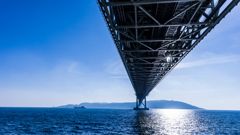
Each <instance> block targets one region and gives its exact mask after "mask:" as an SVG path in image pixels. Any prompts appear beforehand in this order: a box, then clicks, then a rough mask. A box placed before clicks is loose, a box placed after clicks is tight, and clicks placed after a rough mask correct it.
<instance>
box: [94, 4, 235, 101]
mask: <svg viewBox="0 0 240 135" xmlns="http://www.w3.org/2000/svg"><path fill="white" fill-rule="evenodd" d="M225 2H226V0H109V1H106V0H98V3H99V6H100V9H101V11H102V13H103V16H104V18H105V20H106V22H107V25H108V27H109V30H110V33H111V35H112V37H113V39H114V42H115V44H116V47H117V49H118V52H119V54H120V56H121V59H122V61H123V63H124V66H125V68H126V71H127V73H128V76H129V78H130V80H131V83H132V85H133V88H134V90H135V93H136V96H137V99H138V100H139V104H141V103H142V101H143V100H144V99H145V97H146V96H147V95H148V94H149V92H150V91H151V90H152V89H153V88H154V87H155V86H156V85H157V84H158V83H159V82H160V81H161V80H163V78H164V77H166V76H167V74H168V73H169V72H170V71H171V70H172V69H173V68H174V67H175V66H176V65H177V64H178V63H179V62H180V61H181V60H182V59H183V58H184V57H185V56H186V55H187V54H188V53H189V52H190V51H191V50H192V49H193V48H194V47H195V46H196V45H197V44H198V43H199V42H200V41H201V40H202V39H203V38H204V37H205V36H206V35H207V34H208V33H209V32H210V31H211V30H212V29H213V28H214V26H215V25H216V24H217V23H219V21H220V20H221V19H222V18H223V17H224V16H225V15H226V14H227V13H228V12H230V10H231V9H232V8H233V7H234V6H235V5H236V4H237V3H238V2H239V0H232V2H231V3H230V4H229V5H228V6H227V7H226V8H225V9H224V10H222V9H221V8H222V6H223V4H224V3H225ZM220 10H222V12H221V13H219V11H220Z"/></svg>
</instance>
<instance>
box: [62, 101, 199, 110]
mask: <svg viewBox="0 0 240 135" xmlns="http://www.w3.org/2000/svg"><path fill="white" fill-rule="evenodd" d="M76 106H86V107H87V108H112V109H132V108H134V107H135V106H136V103H135V102H123V103H99V102H95V103H81V104H75V105H74V104H68V105H62V106H58V107H59V108H74V107H76ZM147 107H148V108H150V109H203V108H199V107H196V106H193V105H190V104H187V103H184V102H180V101H173V100H150V101H147Z"/></svg>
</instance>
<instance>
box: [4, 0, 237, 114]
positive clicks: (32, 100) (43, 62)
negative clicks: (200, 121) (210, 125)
mask: <svg viewBox="0 0 240 135" xmlns="http://www.w3.org/2000/svg"><path fill="white" fill-rule="evenodd" d="M0 14H1V17H0V24H1V25H0V106H1V107H8V106H9V107H51V106H59V105H64V104H79V103H81V102H130V101H132V102H133V101H135V98H136V97H135V95H134V94H135V93H134V90H133V88H132V85H131V83H130V81H129V79H128V77H127V74H126V71H125V69H124V67H123V64H122V62H121V60H120V56H119V54H118V52H117V49H116V47H115V45H114V43H113V40H112V37H111V36H110V33H109V31H108V29H107V26H106V23H105V21H104V19H103V17H102V14H101V12H100V10H99V8H98V5H97V3H96V0H71V1H67V0H50V1H49V0H28V1H27V0H21V1H19V0H15V1H14V0H1V1H0ZM239 16H240V6H239V5H238V6H237V7H235V8H234V9H233V10H232V12H230V13H229V14H228V15H227V16H226V17H225V18H224V19H223V20H222V21H221V22H220V24H218V25H217V26H216V27H215V28H214V29H213V30H212V31H211V33H210V34H208V35H207V37H205V38H204V40H203V41H201V42H200V44H198V45H197V47H196V48H194V50H193V51H191V52H190V53H189V55H188V56H187V57H186V58H185V59H184V60H183V61H182V62H181V63H180V64H179V65H178V66H177V67H176V68H175V69H174V70H173V71H172V72H171V73H170V74H169V75H168V76H167V77H166V78H165V79H164V80H163V81H162V82H161V83H160V84H159V85H158V86H157V87H156V88H155V89H153V91H152V92H151V93H150V94H149V96H148V97H147V100H161V99H166V100H177V101H183V102H186V103H189V104H192V105H196V106H198V107H202V108H206V109H220V110H224V109H228V110H240V17H239Z"/></svg>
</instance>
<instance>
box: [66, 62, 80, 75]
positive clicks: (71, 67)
mask: <svg viewBox="0 0 240 135" xmlns="http://www.w3.org/2000/svg"><path fill="white" fill-rule="evenodd" d="M79 65H80V64H79V63H78V62H73V63H71V64H70V65H69V66H68V70H67V71H68V72H69V73H77V74H81V72H80V71H79V69H78V68H79Z"/></svg>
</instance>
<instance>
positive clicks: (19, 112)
mask: <svg viewBox="0 0 240 135" xmlns="http://www.w3.org/2000/svg"><path fill="white" fill-rule="evenodd" d="M0 134H169V135H173V134H236V135H237V134H239V135H240V111H210V110H175V109H152V110H145V111H134V110H132V109H73V108H0Z"/></svg>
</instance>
